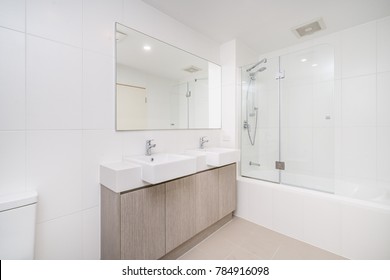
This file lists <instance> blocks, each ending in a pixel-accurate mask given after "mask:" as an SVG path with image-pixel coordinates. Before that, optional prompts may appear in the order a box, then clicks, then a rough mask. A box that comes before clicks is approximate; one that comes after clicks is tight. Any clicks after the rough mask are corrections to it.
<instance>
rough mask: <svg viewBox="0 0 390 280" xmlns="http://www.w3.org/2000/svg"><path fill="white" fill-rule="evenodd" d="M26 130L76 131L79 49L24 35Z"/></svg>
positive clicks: (78, 123)
mask: <svg viewBox="0 0 390 280" xmlns="http://www.w3.org/2000/svg"><path fill="white" fill-rule="evenodd" d="M26 71H27V72H26V75H27V77H26V79H27V89H26V90H27V108H26V114H27V128H28V129H80V128H81V127H82V126H81V125H82V124H81V110H82V95H81V92H82V52H81V49H78V48H75V47H70V46H67V45H64V44H60V43H56V42H52V41H49V40H46V39H41V38H37V37H34V36H27V70H26Z"/></svg>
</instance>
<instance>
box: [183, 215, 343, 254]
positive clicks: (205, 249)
mask: <svg viewBox="0 0 390 280" xmlns="http://www.w3.org/2000/svg"><path fill="white" fill-rule="evenodd" d="M179 259H181V260H223V259H232V260H256V259H259V260H270V259H276V260H340V259H343V258H342V257H340V256H338V255H335V254H333V253H330V252H328V251H325V250H322V249H320V248H317V247H315V246H312V245H310V244H307V243H304V242H301V241H299V240H296V239H293V238H290V237H288V236H285V235H283V234H280V233H277V232H275V231H272V230H270V229H267V228H265V227H262V226H259V225H256V224H254V223H251V222H248V221H246V220H244V219H241V218H237V217H234V218H233V220H232V221H231V222H229V223H228V224H226V225H225V226H224V227H222V228H221V229H220V230H218V231H217V232H215V233H214V234H213V235H211V236H210V237H208V238H207V239H205V240H204V241H203V242H201V243H200V244H198V245H197V246H196V247H194V248H193V249H192V250H190V251H188V252H187V253H186V254H184V255H182V256H181V257H180V258H179Z"/></svg>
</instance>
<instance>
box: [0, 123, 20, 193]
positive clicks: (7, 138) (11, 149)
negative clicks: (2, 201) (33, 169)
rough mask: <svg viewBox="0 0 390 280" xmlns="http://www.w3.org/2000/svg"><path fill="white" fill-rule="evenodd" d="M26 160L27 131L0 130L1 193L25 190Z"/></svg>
mask: <svg viewBox="0 0 390 280" xmlns="http://www.w3.org/2000/svg"><path fill="white" fill-rule="evenodd" d="M25 161H26V133H25V132H24V131H0V174H1V176H0V195H1V194H9V193H14V192H23V191H24V190H25V186H26V182H25V181H26V165H25Z"/></svg>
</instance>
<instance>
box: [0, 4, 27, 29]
mask: <svg viewBox="0 0 390 280" xmlns="http://www.w3.org/2000/svg"><path fill="white" fill-rule="evenodd" d="M25 2H26V0H1V1H0V26H4V27H7V28H11V29H14V30H19V31H24V30H25V25H26V24H25V19H26V16H25V15H26V12H25Z"/></svg>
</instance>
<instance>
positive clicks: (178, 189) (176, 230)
mask: <svg viewBox="0 0 390 280" xmlns="http://www.w3.org/2000/svg"><path fill="white" fill-rule="evenodd" d="M194 221H195V175H191V176H188V177H184V178H181V179H177V180H174V181H170V182H167V183H166V252H167V253H168V252H170V251H172V250H173V249H175V248H176V247H177V246H179V245H180V244H182V243H183V242H185V241H187V240H188V239H190V238H191V237H193V236H194V235H195V222H194Z"/></svg>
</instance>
